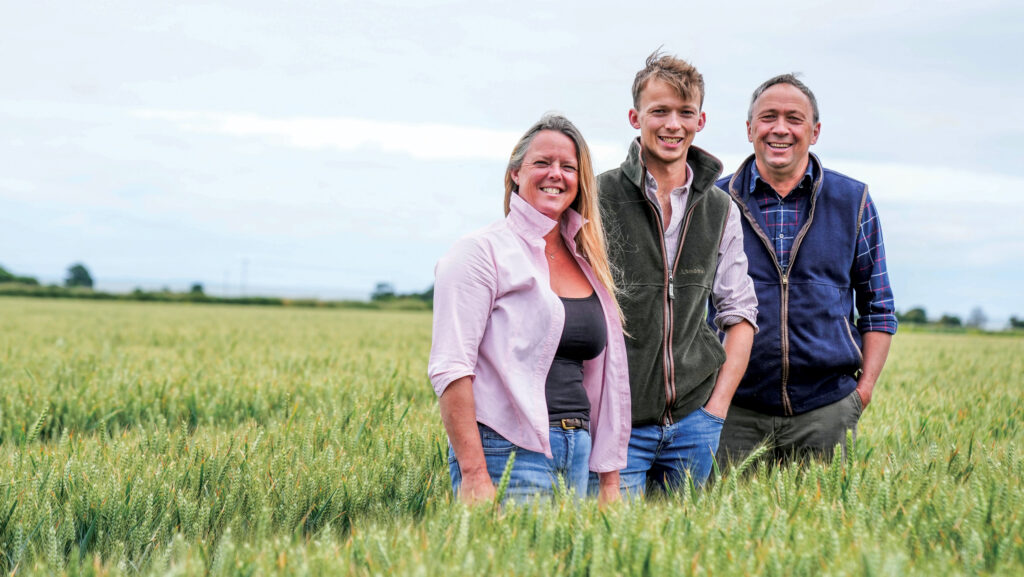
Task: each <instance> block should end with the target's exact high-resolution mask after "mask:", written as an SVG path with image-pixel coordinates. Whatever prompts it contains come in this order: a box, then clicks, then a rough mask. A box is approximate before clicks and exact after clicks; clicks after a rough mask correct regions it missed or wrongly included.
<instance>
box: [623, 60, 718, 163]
mask: <svg viewBox="0 0 1024 577" xmlns="http://www.w3.org/2000/svg"><path fill="white" fill-rule="evenodd" d="M704 121H705V118H704V113H703V112H701V110H700V95H699V94H698V95H696V96H695V98H691V99H689V100H684V99H683V98H682V97H681V96H679V93H678V92H676V89H675V88H673V87H672V86H671V85H669V84H668V83H667V82H665V81H664V80H661V79H660V78H652V79H651V80H649V81H648V82H647V86H645V87H644V89H643V91H641V92H640V106H639V109H631V110H630V111H629V123H630V124H631V125H633V128H639V129H640V144H641V146H642V147H643V151H644V162H646V163H647V165H648V167H650V166H651V165H658V164H660V165H662V166H665V167H668V166H670V165H674V164H675V163H677V162H683V163H685V162H686V152H687V151H688V150H689V149H690V145H691V144H693V137H694V136H696V135H697V133H698V132H700V131H701V130H703V129H704Z"/></svg>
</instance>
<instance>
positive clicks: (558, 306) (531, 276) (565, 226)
mask: <svg viewBox="0 0 1024 577" xmlns="http://www.w3.org/2000/svg"><path fill="white" fill-rule="evenodd" d="M555 225H556V222H555V221H553V220H551V219H549V218H548V217H546V216H544V215H543V214H541V213H540V212H538V211H537V210H535V209H534V208H533V207H532V206H530V204H529V203H527V202H526V201H524V200H523V199H521V198H519V195H516V194H513V195H512V199H511V206H510V211H509V214H508V216H507V217H506V218H505V219H504V220H501V221H498V222H495V223H493V224H491V225H490V226H488V227H487V228H484V229H482V230H480V231H477V232H475V233H472V234H470V235H469V236H466V237H464V238H462V239H460V240H459V241H458V242H457V243H456V244H455V246H453V247H452V249H451V250H450V251H449V252H448V254H446V255H445V256H444V257H442V258H441V260H440V261H438V263H437V267H436V269H435V277H436V278H435V284H434V335H433V343H432V345H431V348H430V363H429V366H428V369H427V370H428V373H429V374H430V381H431V383H432V384H433V386H434V391H435V392H436V393H437V395H438V396H440V395H441V393H443V392H444V390H445V388H447V387H448V385H449V384H451V383H452V382H453V381H455V380H456V379H459V378H461V377H465V376H472V377H473V396H474V400H475V405H476V419H477V421H479V422H481V423H483V424H485V425H487V426H488V427H490V428H492V429H494V430H495V431H496V432H497V433H498V434H500V435H501V436H503V437H505V438H506V439H508V440H509V441H510V442H512V443H513V444H515V445H517V446H520V447H522V448H524V449H527V450H530V451H536V452H538V453H544V454H545V455H547V456H548V457H551V444H550V441H549V439H548V427H549V425H548V409H547V402H546V400H545V396H544V387H545V381H546V378H547V374H548V370H549V369H550V368H551V362H552V360H553V359H554V358H555V350H556V349H557V348H558V342H559V340H560V339H561V336H562V329H563V327H564V325H565V308H564V307H563V306H562V303H561V301H560V300H559V299H558V295H556V294H555V293H554V291H552V290H551V285H550V282H549V276H548V275H549V272H548V259H547V257H546V256H545V254H544V238H543V237H544V235H545V234H547V233H548V232H549V231H550V230H551V229H552V228H553V227H554V226H555ZM582 226H583V218H582V217H581V216H580V215H579V213H577V212H576V211H574V210H572V209H569V210H567V211H566V212H565V214H564V215H563V217H562V222H561V233H562V237H563V238H564V239H565V243H566V246H568V247H569V251H570V252H571V253H572V254H573V255H574V256H575V257H576V262H578V263H579V265H580V268H581V269H583V273H584V274H585V275H586V277H587V279H588V280H589V281H590V284H591V286H593V287H594V290H595V292H596V293H597V296H598V298H599V299H600V301H601V307H602V308H603V309H604V315H605V323H606V324H607V327H608V345H607V346H606V347H605V350H604V352H602V353H601V354H600V355H598V356H597V357H596V358H594V359H591V360H589V361H584V363H583V388H584V389H585V390H586V391H587V397H588V398H589V400H590V433H591V436H592V443H593V449H592V451H591V454H590V470H591V471H596V472H598V473H604V472H609V471H617V470H619V469H622V468H623V467H625V466H626V449H627V447H628V445H629V433H630V423H631V414H630V405H629V376H628V369H627V364H626V345H625V341H624V340H623V336H622V327H621V325H620V324H619V319H618V315H617V312H616V310H617V309H616V307H615V305H614V303H613V302H612V300H611V297H610V296H609V294H608V292H607V291H606V290H605V288H604V285H602V284H601V283H600V282H598V280H597V277H596V276H594V271H593V270H592V269H591V268H590V265H589V264H587V262H586V261H585V260H584V259H583V258H582V257H581V256H580V255H579V253H578V252H577V250H576V242H575V240H574V237H575V236H576V233H577V232H578V231H579V229H580V227H582Z"/></svg>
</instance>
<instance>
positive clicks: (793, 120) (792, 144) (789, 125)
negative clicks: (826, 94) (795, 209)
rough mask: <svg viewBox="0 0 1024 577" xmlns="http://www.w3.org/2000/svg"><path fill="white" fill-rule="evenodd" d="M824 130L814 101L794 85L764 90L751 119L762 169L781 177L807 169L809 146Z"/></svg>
mask: <svg viewBox="0 0 1024 577" xmlns="http://www.w3.org/2000/svg"><path fill="white" fill-rule="evenodd" d="M820 131H821V123H820V122H814V109H813V108H812V107H811V100H810V99H809V98H807V95H806V94H804V93H803V92H801V91H800V89H799V88H797V87H796V86H793V85H792V84H776V85H775V86H772V87H771V88H769V89H768V90H765V91H764V92H763V93H761V96H758V97H757V100H756V101H754V106H753V110H752V112H751V115H750V120H748V121H747V139H748V140H750V142H752V143H754V156H755V157H756V158H757V161H758V170H759V171H761V172H762V173H765V172H767V173H769V175H770V176H774V177H779V178H789V177H792V176H793V175H795V174H796V173H798V172H802V171H804V170H806V169H807V155H808V152H809V149H810V147H811V145H812V144H814V143H815V142H817V141H818V133H819V132H820Z"/></svg>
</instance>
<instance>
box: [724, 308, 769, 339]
mask: <svg viewBox="0 0 1024 577" xmlns="http://www.w3.org/2000/svg"><path fill="white" fill-rule="evenodd" d="M741 321H747V322H748V323H750V326H752V327H754V334H755V335H756V334H757V331H758V330H759V329H758V328H757V310H754V311H753V312H751V311H743V312H735V313H729V314H721V315H717V316H716V317H715V326H717V327H718V330H720V331H725V329H727V328H729V327H731V326H732V325H734V324H736V323H738V322H741Z"/></svg>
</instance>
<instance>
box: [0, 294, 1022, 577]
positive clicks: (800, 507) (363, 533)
mask: <svg viewBox="0 0 1024 577" xmlns="http://www.w3.org/2000/svg"><path fill="white" fill-rule="evenodd" d="M429 347H430V314H429V313H426V312H397V311H385V312H381V311H358V310H322V309H294V308H269V307H268V308H263V307H254V308H240V307H227V306H216V305H202V306H195V305H191V306H190V305H185V304H164V303H123V302H81V301H56V300H35V299H20V298H3V299H0V570H2V571H3V572H4V573H5V574H11V573H15V574H18V575H22V574H54V573H57V574H60V573H64V574H69V575H94V574H95V575H122V574H130V575H136V574H161V575H164V574H172V575H173V574H180V575H195V574H205V573H208V574H214V575H250V574H251V575H262V574H338V573H341V574H359V575H364V574H365V575H377V574H379V575H391V574H399V575H485V574H490V575H506V574H516V575H617V574H618V575H667V574H672V575H755V574H756V575H778V576H780V577H781V576H791V575H936V574H942V575H978V574H982V575H989V574H991V575H1019V574H1022V573H1024V516H1022V514H1021V511H1022V510H1024V455H1021V450H1020V449H1021V446H1022V441H1024V404H1022V402H1021V396H1022V393H1024V379H1022V376H1021V375H1022V374H1024V338H1021V337H1020V336H976V335H946V334H928V333H909V332H908V333H903V334H900V335H898V336H897V337H896V339H895V340H894V344H893V350H892V353H891V355H890V360H889V363H888V365H887V368H886V371H885V372H884V373H883V376H882V380H881V382H880V385H879V389H877V391H876V395H875V401H874V402H873V403H872V405H871V406H870V407H869V408H868V410H867V412H866V413H865V416H864V419H863V420H862V421H861V428H860V431H859V434H858V440H857V445H856V449H855V451H854V452H853V454H852V456H851V458H850V459H849V460H848V461H847V462H846V463H840V462H839V460H836V461H834V462H833V464H831V465H820V464H819V465H815V466H810V467H804V468H799V467H792V468H788V469H782V470H763V469H762V470H756V471H753V472H751V474H749V475H747V476H743V477H742V478H741V477H740V476H727V477H725V478H723V479H720V480H719V481H718V482H717V483H715V484H714V485H713V486H712V487H711V488H710V489H709V490H706V491H704V492H703V493H700V494H698V493H695V492H692V491H683V492H680V493H677V494H673V495H669V496H668V497H667V498H664V499H657V500H652V501H649V502H636V503H631V504H627V505H622V506H617V507H613V508H610V509H608V510H605V511H600V510H598V509H597V507H596V506H595V505H594V504H592V503H586V504H584V505H582V506H578V505H576V504H574V503H573V502H572V501H571V500H568V499H560V500H558V501H556V502H555V503H553V504H552V505H550V506H542V507H538V508H533V509H528V508H517V507H508V508H505V509H496V508H490V507H481V508H477V509H473V510H467V509H465V508H464V507H462V506H460V505H458V504H456V503H453V501H452V498H451V495H450V486H449V481H448V475H447V460H446V440H445V436H444V432H443V428H442V426H441V424H440V419H439V417H438V414H437V403H436V399H435V396H434V393H433V390H432V389H431V387H430V384H429V382H428V381H427V378H426V375H425V367H426V357H427V354H428V351H429Z"/></svg>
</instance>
